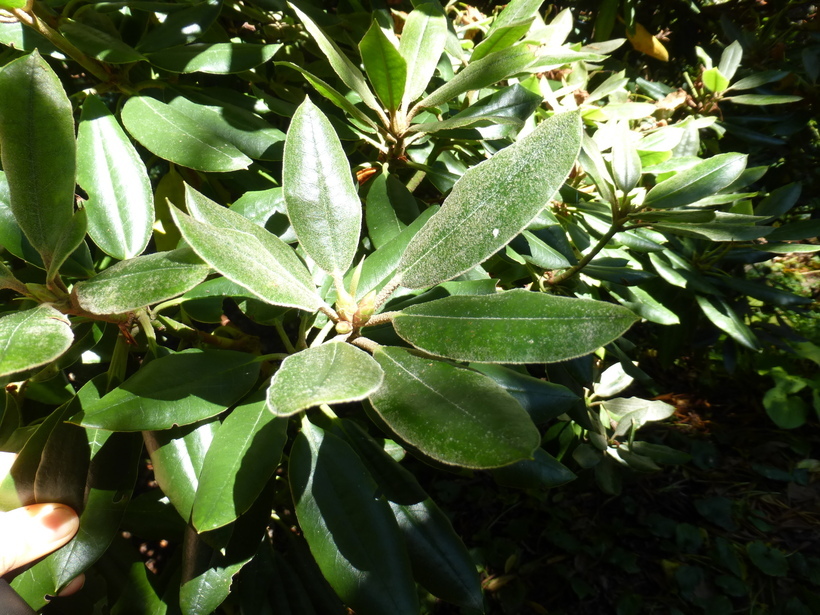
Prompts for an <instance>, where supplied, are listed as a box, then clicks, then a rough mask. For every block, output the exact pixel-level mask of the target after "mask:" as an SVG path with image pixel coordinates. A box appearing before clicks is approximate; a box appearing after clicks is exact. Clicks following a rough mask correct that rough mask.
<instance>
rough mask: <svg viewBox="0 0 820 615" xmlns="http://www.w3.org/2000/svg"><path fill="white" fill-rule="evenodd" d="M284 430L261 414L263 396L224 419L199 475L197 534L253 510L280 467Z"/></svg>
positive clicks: (195, 514)
mask: <svg viewBox="0 0 820 615" xmlns="http://www.w3.org/2000/svg"><path fill="white" fill-rule="evenodd" d="M287 426H288V423H287V421H286V420H283V419H280V418H277V417H275V416H273V415H272V414H271V413H270V412H268V411H267V409H266V408H265V397H264V391H258V392H257V393H255V394H253V395H252V396H251V397H249V398H248V399H246V400H244V401H243V402H242V403H240V404H239V405H237V407H236V408H234V410H233V411H232V412H231V413H230V414H229V415H228V418H226V419H225V421H224V422H223V423H222V426H221V427H220V428H219V431H218V432H217V434H216V437H215V438H214V441H213V442H212V443H211V446H210V448H209V449H208V452H207V454H206V455H205V460H204V462H203V465H202V472H200V474H199V485H198V487H197V491H196V497H195V498H194V504H193V511H192V512H191V523H193V525H194V527H195V528H196V529H197V531H198V532H206V531H210V530H214V529H216V528H218V527H222V526H224V525H227V524H228V523H231V522H232V521H234V520H235V519H236V518H237V517H239V515H241V514H243V513H244V512H245V511H247V510H248V509H249V508H250V507H251V505H252V504H253V502H254V500H256V498H257V497H258V496H259V494H260V493H261V492H262V489H263V488H264V487H265V484H266V483H267V482H268V479H270V477H271V476H272V475H273V473H274V472H275V471H276V468H277V467H278V465H279V459H280V457H281V456H282V448H283V447H284V445H285V443H286V442H287Z"/></svg>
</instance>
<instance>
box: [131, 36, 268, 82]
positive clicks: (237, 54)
mask: <svg viewBox="0 0 820 615" xmlns="http://www.w3.org/2000/svg"><path fill="white" fill-rule="evenodd" d="M281 47H282V45H281V44H275V45H253V44H251V43H193V44H191V45H181V46H179V47H170V48H168V49H163V50H162V51H156V52H154V53H149V54H147V57H148V61H149V62H151V64H153V65H154V66H157V67H159V68H161V69H163V70H167V71H170V72H172V73H210V74H214V75H229V74H232V73H241V72H243V71H246V70H250V69H252V68H254V67H256V66H259V65H260V64H264V63H265V62H267V61H268V60H270V59H271V58H272V57H273V56H274V54H275V53H276V52H277V51H279V49H281Z"/></svg>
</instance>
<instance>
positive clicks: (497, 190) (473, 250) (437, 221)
mask: <svg viewBox="0 0 820 615" xmlns="http://www.w3.org/2000/svg"><path fill="white" fill-rule="evenodd" d="M581 135H582V130H581V120H580V117H579V116H578V115H577V114H576V113H562V114H559V115H555V116H553V117H551V118H550V119H548V120H546V121H544V122H542V123H541V124H540V125H539V126H538V128H536V129H535V131H533V132H532V133H530V134H529V135H527V136H526V137H524V138H523V139H521V140H520V141H518V142H517V143H514V144H513V145H510V146H509V147H507V148H506V149H503V150H501V151H500V152H499V153H497V154H496V155H495V156H493V157H492V158H490V159H489V160H487V161H484V162H482V163H480V164H478V165H477V166H475V167H473V168H471V169H469V170H468V171H467V172H466V173H464V175H463V176H462V177H461V179H460V180H459V181H458V182H457V183H456V185H455V186H454V188H453V190H452V192H451V193H450V195H449V196H448V197H447V199H446V200H445V201H444V205H442V207H441V209H440V210H439V211H438V212H437V213H436V214H435V215H434V216H433V217H432V218H430V220H429V221H428V222H427V224H425V225H424V227H423V228H422V229H421V231H419V233H418V234H417V235H416V236H415V237H414V238H413V240H412V241H411V242H410V245H409V246H408V247H407V251H406V252H405V253H404V255H403V256H402V259H401V262H400V263H399V267H398V271H399V274H398V275H399V276H400V278H401V283H402V285H404V286H406V287H408V288H423V287H425V286H432V285H434V284H438V283H439V282H443V281H445V280H449V279H451V278H454V277H456V276H457V275H459V274H461V273H464V272H465V271H467V270H469V269H471V268H472V267H474V266H475V265H478V264H479V263H481V262H483V261H484V260H486V259H487V258H489V257H490V256H491V255H493V254H494V253H496V252H497V251H498V250H500V249H501V248H502V247H504V246H505V245H506V244H507V243H509V242H510V241H511V240H512V239H513V237H515V236H516V235H518V234H519V233H520V232H521V231H522V230H523V229H524V228H525V227H526V226H527V224H528V223H529V222H530V220H532V219H533V218H534V217H535V216H536V215H538V213H539V212H540V211H541V210H542V209H543V208H544V207H545V206H546V205H547V204H548V203H549V200H550V199H551V198H552V197H553V195H554V194H555V192H556V191H557V190H558V189H559V188H560V187H561V184H563V182H564V180H565V179H566V177H567V175H569V172H570V170H571V169H572V167H573V165H574V164H575V159H576V158H577V156H578V152H579V150H580V148H581Z"/></svg>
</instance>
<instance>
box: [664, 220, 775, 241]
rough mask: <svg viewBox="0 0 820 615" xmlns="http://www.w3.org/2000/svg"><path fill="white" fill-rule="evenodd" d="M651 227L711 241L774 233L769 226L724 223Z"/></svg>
mask: <svg viewBox="0 0 820 615" xmlns="http://www.w3.org/2000/svg"><path fill="white" fill-rule="evenodd" d="M652 226H653V228H654V229H655V230H658V231H666V232H668V233H672V234H674V235H683V236H684V237H697V238H704V239H709V240H711V241H750V240H753V239H759V238H760V237H765V236H766V235H768V234H769V233H771V232H772V231H774V228H772V227H771V226H752V225H749V224H732V223H725V222H713V223H712V222H704V223H699V224H695V223H692V224H685V223H677V222H661V223H657V224H654V225H652Z"/></svg>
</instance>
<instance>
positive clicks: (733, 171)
mask: <svg viewBox="0 0 820 615" xmlns="http://www.w3.org/2000/svg"><path fill="white" fill-rule="evenodd" d="M745 168H746V155H745V154H735V153H729V154H718V155H717V156H712V157H711V158H707V159H706V160H703V161H702V162H699V163H697V164H696V165H694V166H692V167H689V168H688V169H686V170H684V171H680V172H679V173H676V174H675V175H674V176H672V177H670V178H669V179H667V180H665V181H662V182H661V183H659V184H657V185H656V186H655V187H654V188H652V189H651V190H650V191H649V192H648V193H647V195H646V199H645V200H644V206H646V207H651V208H653V209H670V208H672V207H681V206H682V205H688V204H689V203H694V202H695V201H699V200H700V199H702V198H705V197H707V196H711V195H713V194H715V193H717V192H718V191H720V190H722V189H723V188H725V187H726V186H728V185H729V184H731V183H732V182H733V181H735V180H736V179H737V178H738V177H739V176H740V174H741V173H742V172H743V170H744V169H745Z"/></svg>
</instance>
